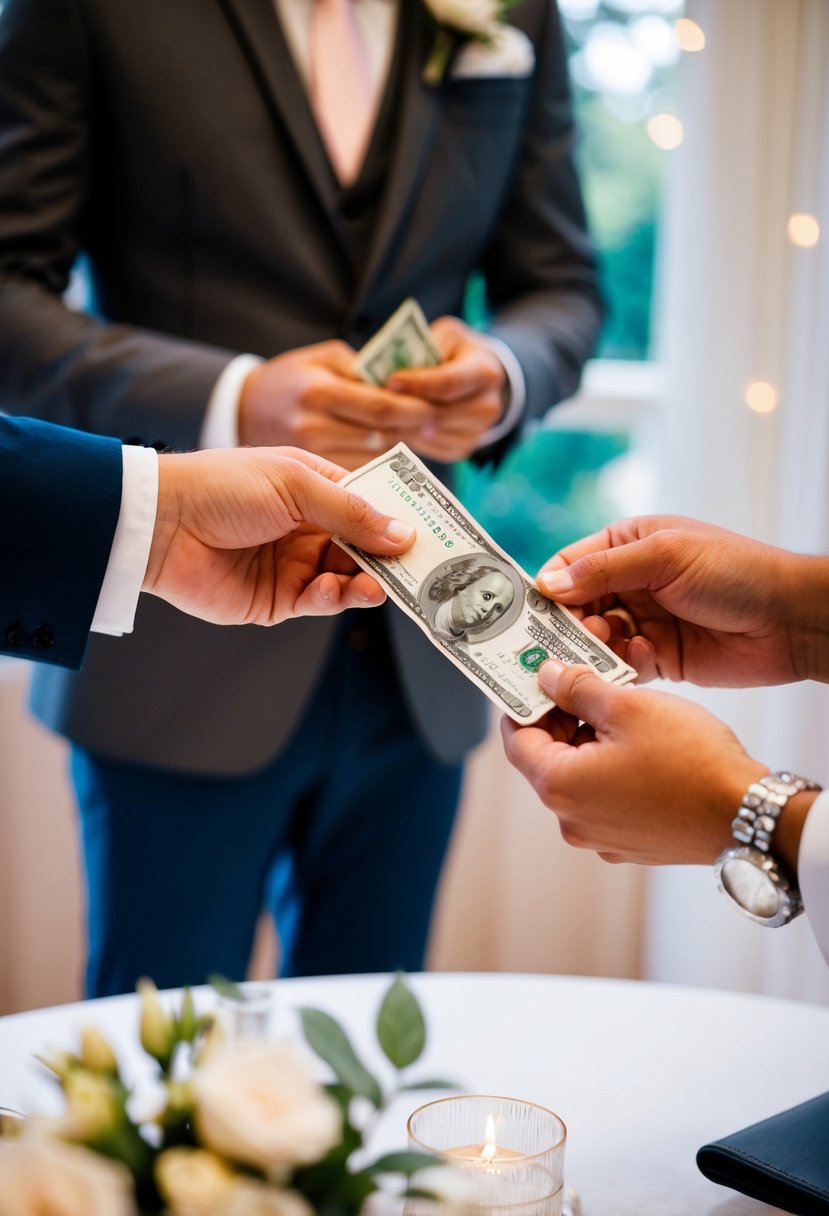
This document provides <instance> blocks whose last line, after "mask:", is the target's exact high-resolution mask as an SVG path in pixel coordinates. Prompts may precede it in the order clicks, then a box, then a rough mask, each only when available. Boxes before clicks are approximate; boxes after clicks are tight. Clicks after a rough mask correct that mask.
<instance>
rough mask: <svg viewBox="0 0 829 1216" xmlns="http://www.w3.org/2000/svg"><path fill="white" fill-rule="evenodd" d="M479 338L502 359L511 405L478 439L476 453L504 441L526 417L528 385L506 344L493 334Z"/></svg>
mask: <svg viewBox="0 0 829 1216" xmlns="http://www.w3.org/2000/svg"><path fill="white" fill-rule="evenodd" d="M478 337H479V338H480V339H481V341H482V342H483V343H485V345H486V346H488V347H489V349H490V350H491V351H492V353H493V354H494V355H495V356H496V357H497V358H498V359H500V361H501V364H502V366H503V368H504V371H505V372H506V374H507V393H508V395H509V405H508V406H507V410H506V413H505V414H504V416H503V418H501V419H500V421H498V422H497V423H496V424H495V426H492V427H490V428H489V430H488V431H484V433H483V435H480V436H479V437H478V441H477V443H476V444H475V450H476V451H477V450H478V449H479V448H486V447H489V445H490V444H491V443H495V442H496V441H497V440H498V439H503V438H504V436H505V435H509V433H510V431H513V430H514V429H515V427H516V426H518V424H519V422H520V421H521V419H522V417H523V416H524V402H525V401H526V400H527V384H526V381H525V380H524V372H523V371H522V369H521V364H520V363H519V362H518V360H517V359H516V357H515V355H514V354H513V352H512V351H511V350H510V348H509V347H508V346H507V344H506V342H502V341H501V339H500V338H493V336H492V334H479V335H478Z"/></svg>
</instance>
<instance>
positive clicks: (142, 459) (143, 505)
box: [90, 447, 158, 637]
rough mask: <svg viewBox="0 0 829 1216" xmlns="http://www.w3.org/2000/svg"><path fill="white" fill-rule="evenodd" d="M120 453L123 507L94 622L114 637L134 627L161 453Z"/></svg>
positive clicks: (95, 627)
mask: <svg viewBox="0 0 829 1216" xmlns="http://www.w3.org/2000/svg"><path fill="white" fill-rule="evenodd" d="M121 453H122V458H123V465H122V472H121V511H120V514H119V516H118V524H117V525H116V528H115V536H114V537H113V541H112V548H111V550H110V554H109V563H108V565H107V568H106V574H105V575H104V581H103V583H102V584H101V591H100V594H99V595H98V603H97V605H96V607H95V615H94V617H93V618H92V625H91V626H90V628H91V630H92V632H93V633H108V634H111V635H112V636H113V637H121V635H122V634H124V633H132V627H133V624H134V622H135V610H136V608H137V607H138V596H139V595H140V593H141V584H142V583H143V581H144V574H145V573H146V570H147V561H148V559H149V556H150V545H151V544H152V539H153V528H154V526H155V514H156V507H157V505H158V453H157V452H156V451H155V450H154V449H153V448H141V447H124V448H122V449H121Z"/></svg>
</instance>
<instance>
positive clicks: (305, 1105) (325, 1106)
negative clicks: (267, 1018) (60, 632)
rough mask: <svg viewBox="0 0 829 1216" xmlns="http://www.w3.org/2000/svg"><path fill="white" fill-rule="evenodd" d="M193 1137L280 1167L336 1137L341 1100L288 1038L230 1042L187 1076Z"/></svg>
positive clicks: (321, 1151) (306, 1159)
mask: <svg viewBox="0 0 829 1216" xmlns="http://www.w3.org/2000/svg"><path fill="white" fill-rule="evenodd" d="M192 1085H193V1093H194V1096H195V1100H196V1127H197V1130H198V1133H199V1139H200V1140H201V1141H202V1143H204V1144H205V1145H206V1146H207V1147H208V1148H212V1149H213V1150H214V1151H215V1152H217V1153H222V1154H224V1155H225V1156H227V1157H230V1158H231V1159H232V1160H234V1161H239V1162H243V1163H244V1164H246V1165H254V1166H258V1167H259V1168H260V1169H263V1170H265V1171H266V1172H267V1173H269V1174H278V1173H279V1172H280V1171H283V1170H285V1169H287V1168H290V1167H291V1166H294V1165H305V1164H308V1163H310V1162H312V1161H318V1160H319V1159H320V1158H321V1157H323V1156H324V1155H325V1153H327V1152H328V1150H329V1149H330V1148H332V1147H333V1146H334V1145H335V1144H337V1143H338V1142H339V1139H340V1135H341V1132H342V1119H341V1116H340V1111H339V1108H338V1107H337V1105H336V1103H335V1102H334V1101H333V1099H331V1098H330V1097H329V1096H328V1094H327V1093H326V1092H325V1090H324V1089H323V1088H322V1087H321V1086H320V1085H319V1084H318V1083H317V1082H316V1081H315V1080H314V1078H313V1076H312V1074H311V1071H310V1068H309V1065H308V1063H307V1061H306V1060H305V1058H304V1056H302V1055H300V1054H299V1052H298V1051H297V1050H296V1048H295V1047H293V1046H292V1045H290V1044H288V1043H255V1042H245V1041H242V1042H237V1043H228V1044H225V1045H224V1046H222V1047H220V1048H217V1049H216V1051H215V1052H214V1053H213V1054H212V1055H210V1056H209V1057H208V1059H207V1060H206V1061H205V1063H204V1065H203V1066H202V1067H201V1068H197V1069H196V1071H195V1072H194V1074H193V1079H192Z"/></svg>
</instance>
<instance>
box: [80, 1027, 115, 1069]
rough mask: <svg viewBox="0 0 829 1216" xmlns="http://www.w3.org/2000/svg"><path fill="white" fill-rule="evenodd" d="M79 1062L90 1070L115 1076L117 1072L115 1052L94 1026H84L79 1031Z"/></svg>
mask: <svg viewBox="0 0 829 1216" xmlns="http://www.w3.org/2000/svg"><path fill="white" fill-rule="evenodd" d="M81 1063H82V1064H84V1065H85V1067H86V1068H88V1069H89V1071H90V1072H100V1073H104V1074H109V1075H111V1076H115V1075H116V1074H117V1072H118V1061H117V1060H116V1058H115V1052H114V1051H113V1050H112V1048H111V1047H110V1045H109V1043H108V1042H107V1041H106V1039H105V1038H104V1036H103V1035H102V1034H101V1032H100V1030H97V1029H96V1028H95V1027H94V1026H84V1028H83V1030H82V1031H81Z"/></svg>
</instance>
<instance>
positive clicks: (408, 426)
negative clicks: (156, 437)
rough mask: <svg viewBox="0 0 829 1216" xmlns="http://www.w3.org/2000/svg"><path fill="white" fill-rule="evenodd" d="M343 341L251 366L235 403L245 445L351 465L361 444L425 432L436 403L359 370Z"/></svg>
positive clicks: (362, 454)
mask: <svg viewBox="0 0 829 1216" xmlns="http://www.w3.org/2000/svg"><path fill="white" fill-rule="evenodd" d="M356 360H357V355H356V352H355V351H354V350H353V349H352V347H350V346H349V345H348V344H347V343H346V342H340V341H330V342H319V343H317V344H315V345H313V346H304V347H300V348H299V349H297V350H293V351H287V352H286V353H285V354H282V355H277V356H276V357H275V358H273V359H269V360H268V361H267V362H265V363H263V364H261V365H260V366H259V367H256V368H254V369H253V371H252V372H251V373H250V374H249V375H248V377H247V380H246V381H245V383H244V386H243V388H242V393H241V398H240V402H239V442H240V443H241V444H242V445H243V446H250V447H272V446H283V445H286V444H287V445H290V446H295V447H301V448H304V449H306V451H309V452H314V453H316V455H318V456H322V457H324V458H325V459H326V460H331V461H333V462H334V463H336V464H339V465H342V466H343V467H344V468H346V469H355V468H357V467H358V466H359V465H361V464H363V463H364V461H365V459H366V452H367V451H372V450H374V451H377V450H383V449H384V448H386V447H388V446H390V445H391V444H392V443H395V442H397V441H398V440H399V439H406V440H411V441H414V440H415V438H416V436H417V435H418V434H419V433H420V432H421V431H422V430H423V429H424V428H425V429H426V430H427V431H428V432H431V428H432V427H433V426H435V425H436V424H437V422H438V420H439V415H440V409H439V407H437V406H435V405H433V404H432V403H431V402H429V401H427V400H425V399H424V398H421V397H419V396H417V395H413V394H409V393H407V392H405V391H398V392H391V391H389V390H388V389H386V388H383V387H382V386H378V385H375V384H369V383H366V382H365V381H364V380H363V379H361V378H360V377H359V375H358V372H357V368H356Z"/></svg>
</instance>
